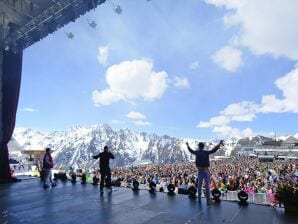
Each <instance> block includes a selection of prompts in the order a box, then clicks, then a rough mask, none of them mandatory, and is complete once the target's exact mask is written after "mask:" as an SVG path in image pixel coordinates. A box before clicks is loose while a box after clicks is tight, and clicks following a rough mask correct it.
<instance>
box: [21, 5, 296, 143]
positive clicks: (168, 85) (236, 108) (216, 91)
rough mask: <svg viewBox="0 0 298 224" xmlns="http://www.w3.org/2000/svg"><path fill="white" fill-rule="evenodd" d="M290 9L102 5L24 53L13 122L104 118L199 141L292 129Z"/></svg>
mask: <svg viewBox="0 0 298 224" xmlns="http://www.w3.org/2000/svg"><path fill="white" fill-rule="evenodd" d="M113 4H114V5H120V6H121V8H122V10H123V11H122V13H121V14H117V13H115V12H114V11H113ZM297 7H298V3H297V2H294V1H290V0H286V1H281V0H277V1H274V3H272V2H271V1H269V0H263V1H257V0H250V1H248V0H241V1H238V0H237V1H236V0H228V1H224V0H206V1H203V0H187V1H185V0H177V1H175V4H173V1H171V0H163V1H156V0H151V1H146V0H130V1H124V0H118V1H113V2H111V1H107V2H106V3H105V4H103V5H101V6H99V7H98V8H97V9H96V10H92V11H91V12H89V13H87V14H86V15H84V16H82V17H80V18H79V19H77V20H76V22H74V23H70V24H68V25H67V26H65V27H63V28H61V29H60V30H58V31H56V32H55V33H53V34H51V35H49V36H48V37H47V38H45V39H43V40H42V41H40V42H38V43H36V44H34V45H33V46H31V47H29V48H27V49H26V50H25V51H24V61H23V76H22V86H21V93H20V101H19V109H18V112H17V122H16V127H26V128H34V129H38V130H42V131H54V130H55V131H59V130H66V129H68V128H70V127H72V126H74V125H80V126H86V125H94V124H97V123H106V124H109V125H111V126H112V128H115V129H119V128H130V129H132V130H136V131H146V132H150V133H152V132H155V133H157V134H168V135H170V136H177V137H194V138H203V139H210V138H228V137H246V136H252V135H256V134H264V135H272V133H273V132H277V134H278V135H285V134H293V133H298V130H297V127H298V119H297V112H298V101H297V97H298V90H297V87H298V67H297V65H296V62H297V59H298V46H297V43H296V42H297V38H298V28H297V24H295V21H297V19H298V18H297V17H298V16H297V15H296V14H297V13H296V12H295V10H294V9H296V8H297ZM88 20H89V21H93V20H94V21H96V23H97V27H96V28H92V27H90V26H89V25H88ZM67 32H72V33H73V34H74V38H73V39H69V38H67V36H66V34H65V33H67Z"/></svg>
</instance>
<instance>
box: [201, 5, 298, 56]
mask: <svg viewBox="0 0 298 224" xmlns="http://www.w3.org/2000/svg"><path fill="white" fill-rule="evenodd" d="M205 1H206V2H207V3H209V4H213V5H215V6H217V7H225V8H226V9H227V13H226V14H225V16H224V17H223V21H224V23H225V25H226V26H238V27H239V33H238V34H237V35H236V37H235V38H234V39H235V40H237V41H236V44H239V45H242V46H246V47H248V48H249V49H250V50H251V51H252V52H253V53H255V54H271V55H273V56H274V57H280V56H284V57H287V58H289V59H292V60H297V59H298V45H297V36H298V29H297V24H296V21H297V20H298V13H297V8H298V1H293V0H274V1H272V0H262V1H260V0H205Z"/></svg>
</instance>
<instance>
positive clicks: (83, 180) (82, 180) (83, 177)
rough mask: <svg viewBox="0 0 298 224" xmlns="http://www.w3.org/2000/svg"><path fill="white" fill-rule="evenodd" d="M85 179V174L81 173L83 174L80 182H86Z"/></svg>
mask: <svg viewBox="0 0 298 224" xmlns="http://www.w3.org/2000/svg"><path fill="white" fill-rule="evenodd" d="M86 180H87V178H86V174H85V173H83V174H82V177H81V184H86Z"/></svg>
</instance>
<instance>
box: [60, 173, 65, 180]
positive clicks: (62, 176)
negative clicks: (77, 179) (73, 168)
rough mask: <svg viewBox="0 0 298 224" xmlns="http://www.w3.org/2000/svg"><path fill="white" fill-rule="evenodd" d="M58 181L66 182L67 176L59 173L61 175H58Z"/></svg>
mask: <svg viewBox="0 0 298 224" xmlns="http://www.w3.org/2000/svg"><path fill="white" fill-rule="evenodd" d="M60 179H61V181H63V182H64V181H66V180H67V176H66V173H61V175H60Z"/></svg>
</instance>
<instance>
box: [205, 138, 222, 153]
mask: <svg viewBox="0 0 298 224" xmlns="http://www.w3.org/2000/svg"><path fill="white" fill-rule="evenodd" d="M222 145H224V141H223V140H220V142H219V143H218V144H217V145H216V146H214V148H213V149H211V150H210V151H207V152H208V153H209V154H212V153H215V152H216V151H217V150H218V149H219V148H220V146H222Z"/></svg>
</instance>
